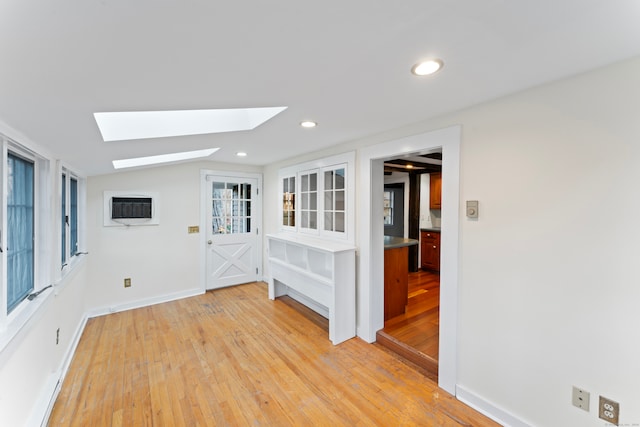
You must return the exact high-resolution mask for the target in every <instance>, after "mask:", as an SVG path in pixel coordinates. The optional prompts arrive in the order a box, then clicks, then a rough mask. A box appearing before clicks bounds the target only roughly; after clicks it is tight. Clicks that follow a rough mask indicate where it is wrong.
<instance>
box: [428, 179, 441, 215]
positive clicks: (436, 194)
mask: <svg viewBox="0 0 640 427" xmlns="http://www.w3.org/2000/svg"><path fill="white" fill-rule="evenodd" d="M441 205H442V174H441V173H432V174H429V209H441Z"/></svg>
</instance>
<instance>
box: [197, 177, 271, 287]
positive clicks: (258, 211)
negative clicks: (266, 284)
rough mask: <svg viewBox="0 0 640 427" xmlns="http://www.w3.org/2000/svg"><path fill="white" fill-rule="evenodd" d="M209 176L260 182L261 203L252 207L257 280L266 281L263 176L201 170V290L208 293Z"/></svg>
mask: <svg viewBox="0 0 640 427" xmlns="http://www.w3.org/2000/svg"><path fill="white" fill-rule="evenodd" d="M208 175H218V176H228V177H233V178H251V179H256V180H257V181H258V191H259V193H260V202H259V203H257V204H254V205H252V207H251V210H252V212H253V213H255V216H256V218H257V221H256V227H257V228H258V239H257V243H256V244H257V245H258V247H257V255H256V256H257V258H256V264H257V265H258V274H257V280H259V281H260V280H264V278H263V276H262V272H263V267H262V256H263V255H262V241H263V239H262V230H263V224H262V194H263V193H262V174H261V173H251V172H235V171H221V170H209V169H201V170H200V239H199V244H200V251H199V252H200V289H201V290H202V292H206V291H207V250H208V249H207V227H209V221H208V218H207V204H208V203H209V202H210V197H209V185H207V176H208Z"/></svg>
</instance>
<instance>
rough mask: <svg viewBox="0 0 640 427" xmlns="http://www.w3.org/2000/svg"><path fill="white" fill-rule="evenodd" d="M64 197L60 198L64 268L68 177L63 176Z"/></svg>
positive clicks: (62, 262) (65, 262)
mask: <svg viewBox="0 0 640 427" xmlns="http://www.w3.org/2000/svg"><path fill="white" fill-rule="evenodd" d="M61 187H62V197H61V198H60V200H61V204H62V211H61V212H60V219H61V225H62V228H61V243H62V245H61V248H60V253H61V254H62V260H61V264H62V265H63V266H64V265H66V264H67V175H66V174H64V173H63V174H62V181H61Z"/></svg>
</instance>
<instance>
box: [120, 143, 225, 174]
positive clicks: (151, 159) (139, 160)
mask: <svg viewBox="0 0 640 427" xmlns="http://www.w3.org/2000/svg"><path fill="white" fill-rule="evenodd" d="M219 149H220V148H207V149H206V150H197V151H184V152H182V153H171V154H160V155H158V156H148V157H136V158H133V159H122V160H114V161H113V162H112V163H113V167H114V168H115V169H123V168H133V167H136V166H148V165H155V164H158V163H169V162H178V161H181V160H192V159H199V158H202V157H208V156H210V155H212V154H213V153H215V152H216V151H218V150H219Z"/></svg>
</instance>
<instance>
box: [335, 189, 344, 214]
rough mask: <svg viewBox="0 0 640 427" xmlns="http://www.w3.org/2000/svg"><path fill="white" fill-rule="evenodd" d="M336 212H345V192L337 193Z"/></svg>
mask: <svg viewBox="0 0 640 427" xmlns="http://www.w3.org/2000/svg"><path fill="white" fill-rule="evenodd" d="M336 210H337V211H343V210H344V190H340V191H336Z"/></svg>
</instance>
